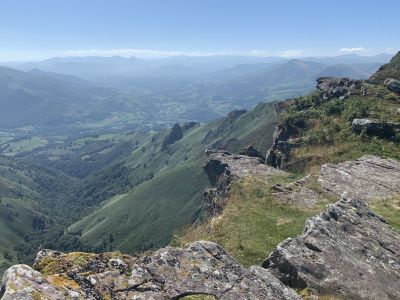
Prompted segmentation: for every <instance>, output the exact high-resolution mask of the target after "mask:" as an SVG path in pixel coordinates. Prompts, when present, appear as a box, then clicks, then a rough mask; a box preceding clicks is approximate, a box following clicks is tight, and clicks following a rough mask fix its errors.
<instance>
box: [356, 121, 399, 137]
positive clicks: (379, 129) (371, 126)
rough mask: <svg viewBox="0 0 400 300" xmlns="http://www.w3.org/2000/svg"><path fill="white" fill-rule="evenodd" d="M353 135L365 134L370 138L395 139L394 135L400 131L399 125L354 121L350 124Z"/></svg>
mask: <svg viewBox="0 0 400 300" xmlns="http://www.w3.org/2000/svg"><path fill="white" fill-rule="evenodd" d="M351 128H352V131H353V132H354V133H358V134H359V133H362V132H365V133H366V134H368V135H371V136H377V137H381V138H388V139H392V140H394V139H397V137H396V133H398V131H399V130H400V123H393V122H382V121H379V120H376V119H354V120H353V122H352V124H351Z"/></svg>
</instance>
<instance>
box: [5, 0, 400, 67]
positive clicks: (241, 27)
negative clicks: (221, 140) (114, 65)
mask: <svg viewBox="0 0 400 300" xmlns="http://www.w3.org/2000/svg"><path fill="white" fill-rule="evenodd" d="M399 12H400V1H398V0H380V1H374V0H353V1H349V0H347V1H345V0H336V1H323V0H318V1H316V0H303V1H301V0H291V1H289V0H280V1H267V0H264V1H262V0H140V1H139V0H97V1H95V0H0V60H3V61H4V60H29V59H41V58H46V57H51V56H67V55H105V56H109V55H123V56H131V55H135V56H138V57H160V56H169V55H180V54H187V55H211V54H223V53H232V54H251V55H262V56H286V57H294V56H311V55H313V56H316V55H318V56H321V55H339V54H345V53H358V54H363V55H373V54H376V53H382V52H387V53H393V52H395V51H396V50H398V49H399V48H400V30H399V29H400V17H399Z"/></svg>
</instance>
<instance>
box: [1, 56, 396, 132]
mask: <svg viewBox="0 0 400 300" xmlns="http://www.w3.org/2000/svg"><path fill="white" fill-rule="evenodd" d="M388 61H389V56H387V55H384V54H382V55H378V56H372V57H364V56H357V55H344V56H337V57H332V58H307V59H291V60H288V59H281V58H277V57H271V58H262V57H245V56H243V57H241V56H211V57H185V56H182V57H170V58H164V59H156V60H143V59H137V58H134V57H132V58H123V57H67V58H52V59H48V60H45V61H41V62H30V63H22V64H6V65H7V66H8V67H0V104H1V106H2V110H1V112H0V128H15V127H22V126H33V127H34V128H39V127H40V128H50V127H51V128H64V129H65V127H67V128H72V127H74V128H77V127H78V128H82V127H85V128H88V127H90V128H99V127H102V128H104V127H106V128H114V129H121V126H125V127H126V126H128V127H129V126H131V127H132V126H133V128H147V129H152V128H154V126H161V125H162V124H166V123H168V124H172V123H174V122H185V121H200V122H203V121H208V120H212V119H216V118H218V117H221V116H223V115H225V114H226V113H227V112H229V111H231V110H233V109H243V108H245V109H248V108H251V107H253V106H254V105H256V104H257V103H259V102H264V101H267V102H268V101H274V100H282V99H285V98H290V97H294V96H299V95H303V94H306V93H307V92H308V91H310V90H311V89H312V88H313V87H314V85H315V79H316V78H317V77H320V76H335V77H350V78H355V79H366V78H368V77H369V76H370V75H371V74H372V73H374V72H375V71H376V70H377V69H378V67H379V66H380V65H381V64H382V63H386V62H388ZM10 67H13V68H16V69H19V70H16V69H12V68H10ZM116 115H118V117H116ZM89 124H90V125H89Z"/></svg>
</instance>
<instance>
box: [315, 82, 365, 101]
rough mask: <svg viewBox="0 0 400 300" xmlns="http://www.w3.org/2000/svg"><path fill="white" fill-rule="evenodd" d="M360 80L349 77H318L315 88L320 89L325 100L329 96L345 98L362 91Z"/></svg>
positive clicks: (329, 97)
mask: <svg viewBox="0 0 400 300" xmlns="http://www.w3.org/2000/svg"><path fill="white" fill-rule="evenodd" d="M361 88H362V81H360V80H354V79H349V78H334V77H320V78H318V79H317V89H319V90H320V91H322V94H323V96H322V97H323V98H324V99H325V100H328V99H331V98H347V97H348V96H350V95H351V94H354V93H363V91H362V90H361Z"/></svg>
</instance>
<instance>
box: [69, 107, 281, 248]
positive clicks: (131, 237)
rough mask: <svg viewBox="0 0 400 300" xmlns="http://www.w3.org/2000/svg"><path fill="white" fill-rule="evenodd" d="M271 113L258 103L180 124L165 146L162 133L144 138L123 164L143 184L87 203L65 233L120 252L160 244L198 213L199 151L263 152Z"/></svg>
mask: <svg viewBox="0 0 400 300" xmlns="http://www.w3.org/2000/svg"><path fill="white" fill-rule="evenodd" d="M273 111H274V105H273V104H260V105H258V106H257V107H256V108H255V109H254V110H252V111H250V112H247V113H246V112H244V111H243V112H232V113H230V114H229V115H228V116H227V117H226V118H224V119H221V120H218V121H215V122H212V123H210V124H207V125H194V124H192V126H189V127H190V128H188V129H185V126H182V128H183V130H184V135H183V137H182V138H181V139H180V140H178V141H176V142H175V143H173V144H171V145H169V146H168V148H167V149H165V150H161V149H162V142H163V140H164V138H165V137H166V136H167V132H164V133H160V134H158V135H156V136H155V137H153V138H151V139H149V140H148V141H147V143H144V144H143V145H142V147H141V148H139V149H137V150H135V151H134V152H133V153H132V155H130V156H129V157H128V158H126V159H125V160H124V163H123V168H127V170H130V171H128V173H129V172H132V173H131V174H130V175H129V174H128V177H129V178H130V180H136V182H140V181H141V180H143V181H144V182H143V183H140V184H138V185H136V186H135V187H133V188H132V189H130V190H128V191H126V190H124V191H123V189H121V191H123V194H121V195H119V196H117V197H111V198H110V199H108V200H106V201H105V202H103V203H102V204H101V206H100V207H99V208H98V207H96V205H97V203H93V202H92V203H90V206H92V207H96V209H94V210H93V212H92V213H91V214H89V215H88V216H86V217H85V218H83V219H82V220H81V221H78V222H77V223H75V224H73V225H72V226H70V227H69V232H70V233H72V234H75V233H79V234H81V235H82V241H83V242H85V243H89V244H91V245H95V246H101V245H106V247H111V246H112V247H113V248H116V249H120V250H123V251H125V252H133V251H136V250H144V249H148V248H151V247H157V246H161V245H165V244H166V243H168V242H169V241H170V240H171V237H172V235H173V233H174V232H176V231H177V230H179V229H180V228H182V227H183V226H185V225H187V224H190V223H192V222H194V221H195V220H196V219H197V218H198V217H199V216H201V209H202V193H203V189H204V188H205V187H207V186H209V181H208V178H207V176H206V174H205V173H204V171H203V169H202V165H203V163H204V160H205V150H206V149H207V148H214V147H218V148H222V149H227V150H230V151H239V150H241V149H242V147H243V146H244V145H247V144H254V145H255V146H256V147H257V148H258V149H259V150H261V151H266V149H267V148H268V147H269V145H270V143H271V141H272V133H273V129H274V112H273ZM121 167H122V166H121ZM145 178H148V179H149V180H147V181H146V180H145ZM91 200H93V199H91ZM122 220H123V221H122Z"/></svg>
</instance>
